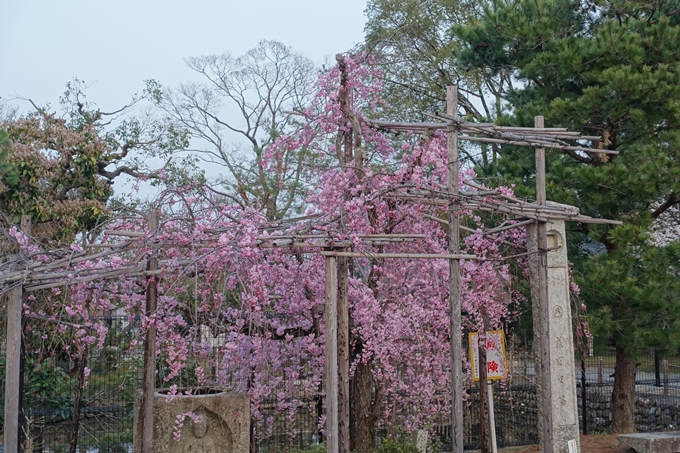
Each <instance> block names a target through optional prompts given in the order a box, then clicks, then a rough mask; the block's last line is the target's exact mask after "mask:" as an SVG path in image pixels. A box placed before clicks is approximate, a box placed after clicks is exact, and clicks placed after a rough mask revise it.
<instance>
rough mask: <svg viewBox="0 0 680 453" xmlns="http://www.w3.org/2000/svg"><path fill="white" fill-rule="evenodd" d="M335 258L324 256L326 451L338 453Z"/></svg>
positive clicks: (336, 286) (336, 275) (336, 288)
mask: <svg viewBox="0 0 680 453" xmlns="http://www.w3.org/2000/svg"><path fill="white" fill-rule="evenodd" d="M337 277H338V271H337V258H335V257H334V256H327V257H326V307H325V309H324V312H325V313H324V317H325V324H326V376H325V382H324V384H325V385H324V388H325V390H326V452H327V453H339V443H338V440H339V439H338V312H337V300H338V294H337V290H338V285H337Z"/></svg>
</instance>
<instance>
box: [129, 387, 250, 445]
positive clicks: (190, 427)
mask: <svg viewBox="0 0 680 453" xmlns="http://www.w3.org/2000/svg"><path fill="white" fill-rule="evenodd" d="M186 390H187V389H180V390H179V391H178V393H181V394H180V395H175V396H169V394H168V393H169V390H168V389H159V390H157V391H156V392H155V394H154V420H153V425H154V429H153V452H154V453H175V452H176V453H180V452H181V453H199V452H200V453H218V452H219V453H249V451H250V398H249V396H248V395H247V394H245V393H237V392H232V391H228V390H225V389H220V388H198V389H191V394H189V395H186V394H184V393H185V392H186ZM141 407H142V391H141V390H137V391H136V392H135V401H134V417H135V418H134V433H133V452H134V453H141V450H142V442H141V440H142V436H141V433H142V419H141ZM187 412H192V413H193V414H194V416H195V417H196V418H197V419H198V421H199V422H200V423H196V422H194V421H193V420H192V418H190V417H186V418H185V419H184V422H183V426H182V427H181V428H180V430H179V432H180V439H179V441H177V440H175V439H173V434H174V430H175V426H176V420H177V416H178V415H182V414H186V413H187Z"/></svg>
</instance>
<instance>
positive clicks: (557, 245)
mask: <svg viewBox="0 0 680 453" xmlns="http://www.w3.org/2000/svg"><path fill="white" fill-rule="evenodd" d="M547 204H548V205H553V206H555V205H557V203H551V202H548V203H547ZM562 206H563V207H564V205H562ZM567 208H571V209H573V210H574V211H575V212H578V211H577V209H576V208H573V207H571V206H568V207H567ZM547 233H548V250H549V251H548V256H547V266H548V301H547V305H548V332H549V339H550V341H549V357H550V364H549V367H550V386H551V392H552V394H551V401H552V426H551V429H550V433H551V435H552V442H549V443H548V444H552V451H551V452H546V451H545V448H544V445H545V443H544V440H543V438H542V437H543V434H542V433H543V426H542V423H543V420H544V417H543V416H542V413H541V412H542V404H541V402H542V401H543V398H544V396H543V393H544V389H543V388H542V387H541V370H542V363H541V358H540V354H538V353H536V354H535V358H536V397H537V400H538V401H537V402H538V408H539V417H538V420H539V433H540V437H541V451H542V452H543V453H569V449H568V446H567V442H568V441H569V440H572V439H575V440H576V442H577V443H579V423H578V406H577V404H578V401H577V397H576V374H575V368H574V367H575V365H574V339H573V333H572V323H571V303H570V297H569V269H568V266H569V264H568V260H567V247H566V240H565V229H564V222H563V221H559V220H555V221H554V223H549V224H547ZM527 245H528V248H529V252H534V253H532V254H531V255H529V257H530V258H529V270H530V274H531V298H532V301H533V302H532V305H533V306H532V309H533V319H534V351H535V352H538V351H539V350H540V349H539V348H540V345H541V344H542V334H541V331H542V329H541V328H540V316H539V313H540V310H539V307H540V306H539V303H540V302H539V298H540V297H539V284H538V273H539V269H540V268H539V266H540V257H539V254H538V253H535V252H537V251H538V240H537V227H536V225H535V224H534V225H530V226H528V227H527ZM579 448H580V447H579Z"/></svg>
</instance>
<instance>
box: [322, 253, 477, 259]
mask: <svg viewBox="0 0 680 453" xmlns="http://www.w3.org/2000/svg"><path fill="white" fill-rule="evenodd" d="M319 254H320V255H321V256H335V257H347V258H413V259H445V260H475V259H478V258H477V255H462V254H457V255H452V254H446V253H439V254H437V253H371V252H364V253H361V252H334V251H322V252H319Z"/></svg>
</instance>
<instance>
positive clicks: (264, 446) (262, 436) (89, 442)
mask: <svg viewBox="0 0 680 453" xmlns="http://www.w3.org/2000/svg"><path fill="white" fill-rule="evenodd" d="M105 321H106V323H107V325H108V327H109V334H108V335H107V338H106V342H105V344H104V348H103V349H101V350H99V349H98V348H92V351H91V353H90V354H89V356H88V358H87V366H88V368H90V369H91V372H90V376H89V379H88V383H87V386H86V387H85V388H84V391H83V407H82V410H81V415H80V418H79V422H80V429H79V436H78V450H79V451H81V452H87V453H97V452H107V453H113V452H129V451H131V448H132V444H131V442H132V429H133V414H132V405H133V392H134V390H135V389H137V388H139V387H140V385H141V372H142V365H143V364H142V360H143V359H142V355H143V354H142V350H141V349H140V348H139V347H138V346H137V347H130V344H131V341H132V340H133V339H135V338H136V336H137V335H138V331H137V329H136V328H135V327H134V325H130V324H129V323H128V318H127V317H110V318H106V319H105ZM29 331H30V332H31V333H30V334H27V337H26V351H25V354H24V355H25V365H24V369H25V374H24V378H25V379H24V393H25V396H24V408H25V410H24V417H23V430H24V436H25V438H26V439H27V441H28V442H29V443H28V444H27V448H28V449H30V450H31V451H34V452H39V451H44V452H48V451H49V452H55V453H57V452H64V451H68V447H69V440H70V437H71V433H72V430H73V426H74V424H73V422H74V420H73V412H74V399H75V393H76V386H77V376H76V375H75V372H76V369H77V367H76V365H77V364H76V363H74V362H73V360H71V359H69V357H68V355H67V354H64V353H63V352H62V351H60V350H59V348H58V347H56V345H53V347H52V348H51V349H50V347H45V346H46V345H49V341H44V338H43V336H44V335H42V334H41V333H40V331H39V329H33V330H32V331H31V329H29ZM40 338H43V342H42V343H40V342H39V341H38V339H40ZM36 342H38V343H36ZM140 344H141V342H140ZM38 346H39V347H38ZM2 362H4V357H3V356H2V355H0V378H2V381H3V382H0V394H2V398H1V399H0V401H1V402H4V363H2ZM508 362H509V365H510V368H511V370H512V372H511V374H510V376H509V378H508V379H507V380H506V381H502V382H501V381H496V382H494V406H495V420H496V430H497V439H498V445H499V446H512V445H526V444H532V443H537V442H538V427H537V422H538V407H537V403H536V370H535V366H534V360H533V357H532V354H531V353H530V352H522V351H510V352H509V356H508ZM579 362H580V363H579ZM637 362H638V363H639V364H638V367H637V376H636V415H635V421H636V426H637V429H638V430H639V431H642V432H644V431H663V430H673V429H677V426H679V425H680V356H679V355H668V356H663V355H659V354H658V353H654V351H645V352H643V353H641V354H640V355H639V357H638V358H637ZM614 366H615V354H614V351H613V350H606V351H596V352H595V353H594V354H592V355H586V356H585V357H583V358H582V359H581V357H577V370H576V375H577V382H575V383H574V385H575V386H576V391H577V395H578V398H579V421H580V425H581V430H582V432H584V433H601V432H608V431H609V429H610V426H611V393H612V386H613V379H614V378H613V372H614ZM466 391H467V400H466V404H465V410H464V426H465V435H464V444H465V446H466V449H476V448H478V447H479V442H480V431H481V427H480V422H479V419H480V417H479V390H478V387H477V385H476V384H474V385H473V384H472V383H469V384H468V387H467V389H466ZM296 400H299V401H301V403H300V406H299V408H298V410H297V411H294V413H293V415H291V411H287V412H286V413H285V414H280V413H278V412H277V409H276V408H277V406H278V405H279V401H278V400H277V399H276V398H275V397H272V398H268V399H265V400H264V401H263V402H262V405H261V407H260V412H261V413H262V415H263V419H261V420H257V421H255V423H253V426H254V428H253V438H254V439H257V445H256V448H255V450H256V451H258V452H260V453H279V452H287V451H291V450H304V449H307V448H310V447H311V446H313V445H315V444H317V443H319V442H320V441H322V440H323V439H322V436H321V433H320V430H319V426H318V420H319V416H320V415H321V413H322V410H323V406H322V401H321V399H320V398H319V396H318V395H304V396H303V397H301V398H300V397H299V398H296ZM584 402H585V403H584ZM2 414H3V411H2V408H0V417H2ZM431 434H432V435H433V437H432V438H436V439H437V444H438V445H439V446H440V447H441V448H442V450H447V449H448V450H450V434H451V432H450V422H448V417H447V416H446V414H443V416H442V419H441V421H440V422H439V423H437V424H436V426H435V427H434V428H433V429H432V430H431ZM384 435H385V430H377V431H376V438H377V439H378V442H379V441H380V438H381V436H384Z"/></svg>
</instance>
